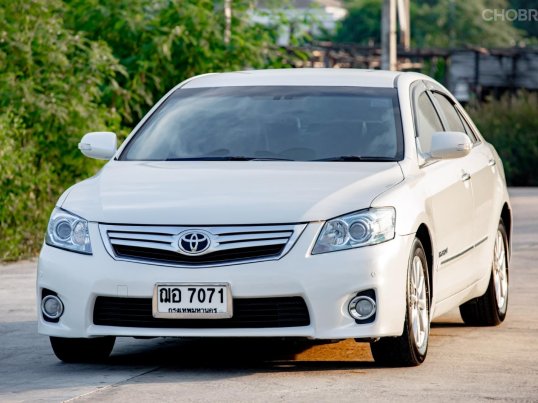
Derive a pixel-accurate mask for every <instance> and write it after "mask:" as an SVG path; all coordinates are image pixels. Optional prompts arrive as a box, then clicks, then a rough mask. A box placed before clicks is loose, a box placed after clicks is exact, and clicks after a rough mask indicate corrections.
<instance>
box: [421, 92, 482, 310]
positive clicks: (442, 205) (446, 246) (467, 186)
mask: <svg viewBox="0 0 538 403" xmlns="http://www.w3.org/2000/svg"><path fill="white" fill-rule="evenodd" d="M412 94H413V107H414V117H415V128H416V136H417V151H418V154H419V158H420V172H421V179H420V181H421V184H422V186H421V191H422V192H424V196H425V201H426V210H427V213H428V215H429V216H430V218H431V220H432V222H433V232H434V240H435V246H434V253H435V254H436V256H435V257H436V258H437V259H436V260H437V261H438V262H439V264H438V265H437V266H436V267H437V273H436V276H435V278H436V280H435V284H434V288H435V289H436V290H437V291H436V294H437V297H438V301H440V300H443V299H445V298H448V297H450V296H451V295H454V294H455V293H457V292H458V291H461V290H462V289H463V288H464V287H465V285H466V280H465V278H466V277H467V276H466V275H465V269H464V268H465V267H467V265H468V264H469V263H471V262H470V256H471V254H469V253H467V252H468V251H469V248H472V247H473V246H474V244H473V238H474V237H473V235H472V232H473V224H474V221H473V215H474V214H473V210H474V205H473V203H474V202H473V194H472V188H471V182H470V176H469V175H468V172H467V171H466V170H468V166H469V164H470V162H469V160H468V159H467V157H463V158H459V159H454V160H432V159H431V158H429V155H428V154H429V151H430V147H431V137H432V134H433V133H434V132H439V131H446V130H447V129H446V128H445V126H443V123H442V120H441V118H440V115H439V112H438V111H437V110H436V108H435V106H434V103H433V101H432V97H433V95H432V94H431V92H430V91H428V90H427V88H426V86H425V85H424V84H422V83H420V84H416V85H415V87H414V89H413V90H412Z"/></svg>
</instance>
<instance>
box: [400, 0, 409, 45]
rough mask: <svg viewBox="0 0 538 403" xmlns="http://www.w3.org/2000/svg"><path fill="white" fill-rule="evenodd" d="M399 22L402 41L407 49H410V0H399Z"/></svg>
mask: <svg viewBox="0 0 538 403" xmlns="http://www.w3.org/2000/svg"><path fill="white" fill-rule="evenodd" d="M398 22H399V24H400V43H401V45H402V47H403V48H404V49H405V50H409V48H410V47H411V14H410V11H409V0H398Z"/></svg>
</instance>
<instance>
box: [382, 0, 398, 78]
mask: <svg viewBox="0 0 538 403" xmlns="http://www.w3.org/2000/svg"><path fill="white" fill-rule="evenodd" d="M381 68H382V69H383V70H391V71H394V70H396V0H383V11H382V13H381Z"/></svg>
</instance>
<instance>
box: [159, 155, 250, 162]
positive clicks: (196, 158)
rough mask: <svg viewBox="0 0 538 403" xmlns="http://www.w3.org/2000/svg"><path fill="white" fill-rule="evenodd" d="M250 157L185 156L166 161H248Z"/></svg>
mask: <svg viewBox="0 0 538 403" xmlns="http://www.w3.org/2000/svg"><path fill="white" fill-rule="evenodd" d="M252 159H253V158H252V157H241V156H227V157H217V156H215V157H187V158H181V157H180V158H167V159H166V161H250V160H252Z"/></svg>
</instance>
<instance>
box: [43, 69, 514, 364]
mask: <svg viewBox="0 0 538 403" xmlns="http://www.w3.org/2000/svg"><path fill="white" fill-rule="evenodd" d="M79 148H80V149H81V151H82V152H83V153H84V154H85V155H87V156H88V157H93V158H99V159H107V160H109V161H108V162H107V164H106V165H105V166H104V167H103V169H101V170H100V171H99V173H98V174H97V175H95V176H93V177H91V178H89V179H86V180H84V181H82V182H80V183H78V184H76V185H74V186H72V187H71V188H69V189H68V190H67V191H66V192H65V193H64V194H63V195H62V196H61V197H60V199H59V200H58V203H57V205H56V208H55V209H54V211H53V212H52V215H51V218H50V222H49V225H48V228H47V232H46V239H45V243H44V245H43V249H42V251H41V254H40V257H39V273H38V277H37V299H38V310H39V313H40V315H39V323H38V327H39V332H40V333H41V334H44V335H47V336H50V340H51V344H52V348H53V350H54V352H55V354H56V355H57V357H58V358H59V359H61V360H63V361H66V362H81V361H96V360H102V359H105V358H106V357H108V355H109V354H110V353H111V351H112V348H113V346H114V341H115V338H116V337H126V336H128V337H159V336H161V337H304V338H310V339H328V340H338V339H346V338H354V339H356V340H357V341H360V342H369V343H370V345H371V350H372V354H373V357H374V358H375V360H376V362H378V363H379V364H381V365H398V366H411V365H418V364H420V363H421V362H423V361H424V359H425V357H426V353H427V349H428V339H429V330H430V322H431V321H432V320H433V319H435V318H436V317H438V316H440V315H442V314H443V313H446V312H447V311H449V310H451V309H454V308H457V307H459V310H460V312H461V316H462V318H463V320H464V322H465V323H467V324H469V325H479V326H492V325H497V324H499V323H501V322H502V321H503V320H504V318H505V316H506V310H507V303H508V267H509V256H510V237H511V223H512V214H511V208H510V202H509V199H508V194H507V190H506V184H505V178H504V172H503V167H502V162H501V160H500V159H499V156H498V155H497V153H496V152H495V149H494V148H493V147H492V146H491V145H490V144H488V143H487V142H486V141H485V140H484V138H483V137H482V136H481V134H480V133H479V132H478V130H477V128H476V127H475V125H474V124H473V122H472V121H471V119H470V118H469V116H468V115H467V114H466V113H465V111H464V110H463V108H462V107H461V106H460V105H459V104H458V102H457V101H456V100H455V99H454V97H453V96H452V95H451V94H450V93H449V92H448V91H447V90H446V89H445V88H444V87H443V86H442V85H440V84H438V83H437V82H435V81H434V80H432V79H431V78H429V77H427V76H424V75H420V74H416V73H400V72H385V71H366V70H330V69H327V70H325V69H294V70H267V71H245V72H237V73H223V74H210V75H203V76H199V77H194V78H191V79H189V80H187V81H185V82H183V83H181V84H179V85H178V86H177V87H175V88H174V89H172V90H171V91H170V92H169V93H168V94H167V95H166V96H165V97H164V98H163V99H162V100H161V101H159V102H158V103H157V104H156V105H155V107H154V108H153V109H152V110H151V111H150V112H149V113H148V114H147V116H146V117H145V118H144V119H143V120H142V121H141V122H140V123H139V124H138V126H137V127H136V128H135V129H134V130H133V132H132V133H131V135H130V136H129V137H128V138H127V140H125V142H124V143H123V144H122V146H121V147H120V148H119V149H116V136H115V135H114V134H113V133H109V132H94V133H88V134H87V135H85V136H84V137H83V139H82V141H81V143H80V144H79Z"/></svg>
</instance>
